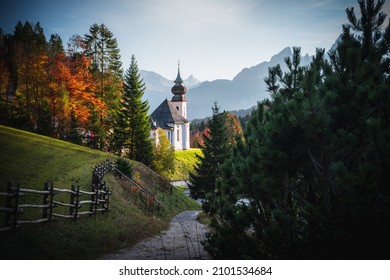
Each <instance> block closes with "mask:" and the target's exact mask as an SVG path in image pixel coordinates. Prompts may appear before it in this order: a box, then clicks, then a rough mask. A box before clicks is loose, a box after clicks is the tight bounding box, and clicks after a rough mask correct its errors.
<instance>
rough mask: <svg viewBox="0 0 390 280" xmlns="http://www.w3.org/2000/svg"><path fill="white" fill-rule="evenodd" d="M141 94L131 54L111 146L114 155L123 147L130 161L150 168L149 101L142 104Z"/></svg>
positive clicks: (134, 61) (138, 78)
mask: <svg viewBox="0 0 390 280" xmlns="http://www.w3.org/2000/svg"><path fill="white" fill-rule="evenodd" d="M144 91H145V85H144V83H143V81H142V79H141V77H140V74H139V70H138V65H137V62H136V59H135V56H134V55H133V56H132V57H131V64H130V67H129V69H128V70H127V71H126V74H125V83H124V93H123V96H122V101H121V102H120V104H121V110H120V111H119V113H118V115H117V121H116V126H115V133H114V139H113V142H114V143H113V147H114V149H115V150H116V151H117V152H120V151H121V149H122V148H124V149H125V150H127V156H128V157H129V158H130V159H133V160H137V161H141V162H143V163H145V164H146V165H151V163H152V143H151V141H150V123H149V116H148V110H149V104H148V101H142V96H143V94H144Z"/></svg>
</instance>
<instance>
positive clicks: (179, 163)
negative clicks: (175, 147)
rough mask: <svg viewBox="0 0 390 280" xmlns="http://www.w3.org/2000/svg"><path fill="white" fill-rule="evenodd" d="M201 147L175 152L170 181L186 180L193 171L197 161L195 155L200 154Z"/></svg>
mask: <svg viewBox="0 0 390 280" xmlns="http://www.w3.org/2000/svg"><path fill="white" fill-rule="evenodd" d="M201 154H202V151H201V149H190V150H185V151H176V152H175V172H174V173H173V175H172V176H171V178H170V180H171V181H184V180H188V178H189V173H190V172H193V171H194V167H195V164H196V162H197V157H196V155H201Z"/></svg>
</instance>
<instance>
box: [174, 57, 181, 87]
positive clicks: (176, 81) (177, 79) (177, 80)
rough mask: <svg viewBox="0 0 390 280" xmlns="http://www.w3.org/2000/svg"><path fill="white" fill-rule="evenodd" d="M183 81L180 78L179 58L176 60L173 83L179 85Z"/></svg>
mask: <svg viewBox="0 0 390 280" xmlns="http://www.w3.org/2000/svg"><path fill="white" fill-rule="evenodd" d="M182 83H183V80H182V78H181V77H180V60H178V61H177V77H176V80H175V84H177V85H180V84H182Z"/></svg>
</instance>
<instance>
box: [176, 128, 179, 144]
mask: <svg viewBox="0 0 390 280" xmlns="http://www.w3.org/2000/svg"><path fill="white" fill-rule="evenodd" d="M176 132H177V137H176V139H177V141H180V128H179V126H178V127H177V131H176Z"/></svg>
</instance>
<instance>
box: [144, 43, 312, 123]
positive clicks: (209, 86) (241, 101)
mask: <svg viewBox="0 0 390 280" xmlns="http://www.w3.org/2000/svg"><path fill="white" fill-rule="evenodd" d="M286 57H292V49H291V48H290V47H287V48H285V49H283V50H282V51H281V52H279V53H278V54H276V55H274V56H272V57H271V59H270V61H264V62H261V63H259V64H257V65H255V66H252V67H250V68H244V69H243V70H241V71H240V72H239V73H238V74H237V75H236V76H235V77H234V78H233V80H223V79H220V80H214V81H205V82H200V81H198V80H197V79H196V78H194V77H193V76H192V75H191V76H190V77H188V78H187V79H185V80H184V81H183V84H184V85H185V86H186V87H187V89H188V91H187V94H186V96H187V100H188V107H187V110H188V118H189V120H192V119H203V118H205V117H207V116H210V115H211V107H212V105H213V102H214V101H217V102H218V106H219V107H220V108H221V111H223V110H226V111H233V110H240V109H248V108H251V107H253V106H254V105H256V104H257V102H258V101H261V100H263V99H265V98H268V97H269V93H268V92H267V89H266V84H265V82H264V78H266V77H267V76H268V68H269V67H273V66H276V65H277V64H279V65H280V66H281V68H282V70H283V71H286V70H287V68H286V66H285V63H284V59H285V58H286ZM310 60H311V57H310V56H309V55H308V54H306V55H305V56H303V57H302V59H301V65H308V64H309V63H310ZM140 75H141V77H142V78H143V79H144V82H145V85H146V90H145V94H144V99H147V100H149V105H150V113H151V112H153V111H154V109H156V108H157V106H158V105H160V103H161V102H162V101H163V100H164V99H165V98H168V99H169V100H170V99H171V97H172V93H171V88H172V86H173V81H171V80H168V79H166V78H164V77H162V76H161V75H159V74H157V73H154V72H151V71H145V70H141V71H140Z"/></svg>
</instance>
